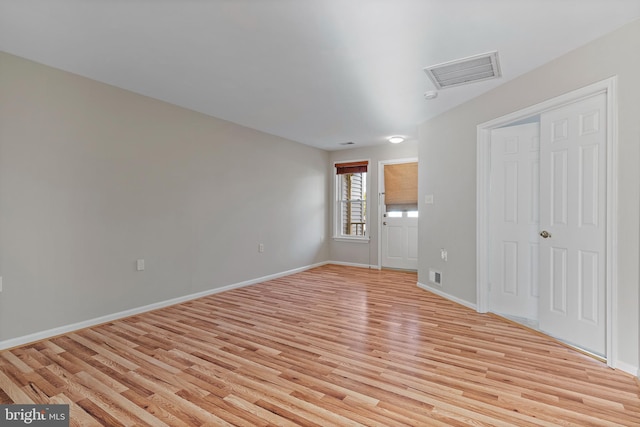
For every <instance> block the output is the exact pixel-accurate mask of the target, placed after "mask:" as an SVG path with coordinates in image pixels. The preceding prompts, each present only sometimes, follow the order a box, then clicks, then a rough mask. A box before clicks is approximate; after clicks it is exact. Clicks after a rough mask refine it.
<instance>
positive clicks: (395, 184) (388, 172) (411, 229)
mask: <svg viewBox="0 0 640 427" xmlns="http://www.w3.org/2000/svg"><path fill="white" fill-rule="evenodd" d="M385 182H386V185H385ZM378 188H379V189H380V194H379V198H378V200H379V215H378V218H380V221H379V227H378V230H379V233H378V235H379V236H380V245H379V248H380V249H379V259H380V265H381V267H382V268H395V269H402V270H412V271H415V270H417V269H418V159H415V158H411V159H400V160H385V161H380V162H379V164H378Z"/></svg>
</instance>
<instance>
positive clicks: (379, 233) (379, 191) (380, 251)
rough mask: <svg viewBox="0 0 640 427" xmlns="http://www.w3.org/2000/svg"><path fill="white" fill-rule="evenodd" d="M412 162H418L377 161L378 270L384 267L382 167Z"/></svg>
mask: <svg viewBox="0 0 640 427" xmlns="http://www.w3.org/2000/svg"><path fill="white" fill-rule="evenodd" d="M413 162H418V157H407V158H403V159H389V160H379V161H378V265H380V268H383V267H384V266H383V265H382V221H383V219H382V193H383V191H382V188H383V187H384V165H397V164H401V163H413ZM418 194H419V192H418ZM418 206H420V203H418ZM418 259H420V257H418Z"/></svg>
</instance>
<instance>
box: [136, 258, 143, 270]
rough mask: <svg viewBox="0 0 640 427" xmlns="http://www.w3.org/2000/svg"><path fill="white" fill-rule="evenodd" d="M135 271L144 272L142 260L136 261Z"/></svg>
mask: <svg viewBox="0 0 640 427" xmlns="http://www.w3.org/2000/svg"><path fill="white" fill-rule="evenodd" d="M136 270H138V271H144V260H143V259H139V260H137V261H136Z"/></svg>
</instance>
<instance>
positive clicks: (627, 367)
mask: <svg viewBox="0 0 640 427" xmlns="http://www.w3.org/2000/svg"><path fill="white" fill-rule="evenodd" d="M613 367H614V368H615V369H618V370H620V371H624V372H626V373H627V374H631V375H633V376H634V377H638V376H640V370H639V369H638V367H637V366H634V365H631V364H629V363H626V362H621V361H619V360H616V362H615V364H614V365H613Z"/></svg>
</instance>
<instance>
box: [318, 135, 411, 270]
mask: <svg viewBox="0 0 640 427" xmlns="http://www.w3.org/2000/svg"><path fill="white" fill-rule="evenodd" d="M416 157H418V141H415V140H414V141H405V142H403V143H401V144H397V145H394V144H387V145H382V146H375V147H362V148H351V149H348V150H339V151H332V152H331V153H330V162H329V163H330V164H329V169H330V171H329V173H330V179H329V184H328V185H329V186H330V188H331V191H332V192H331V200H332V201H333V198H334V194H333V188H334V175H333V173H334V170H333V164H334V163H335V162H340V161H348V160H369V162H370V163H369V173H368V175H369V182H368V185H369V187H368V190H367V194H368V195H369V200H370V204H369V237H370V239H369V241H368V242H366V243H362V242H345V241H341V240H335V239H333V238H331V239H330V244H329V259H330V260H331V261H336V262H343V263H348V264H358V265H363V266H364V265H366V266H369V265H371V266H376V267H378V266H379V264H380V263H379V260H378V241H379V240H378V162H380V161H383V160H396V159H407V158H416ZM332 207H333V204H332V205H330V206H329V208H328V209H329V210H330V211H329V215H330V221H331V227H333V220H334V215H333V211H332V210H331V209H332ZM329 235H330V236H333V228H330V230H329Z"/></svg>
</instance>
